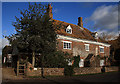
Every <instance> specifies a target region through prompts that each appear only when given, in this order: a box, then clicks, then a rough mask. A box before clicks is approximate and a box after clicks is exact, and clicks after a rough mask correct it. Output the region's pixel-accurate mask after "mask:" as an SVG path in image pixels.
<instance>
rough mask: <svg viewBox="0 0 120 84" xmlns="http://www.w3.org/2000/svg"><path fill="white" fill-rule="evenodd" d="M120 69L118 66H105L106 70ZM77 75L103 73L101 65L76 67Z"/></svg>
mask: <svg viewBox="0 0 120 84" xmlns="http://www.w3.org/2000/svg"><path fill="white" fill-rule="evenodd" d="M112 71H119V68H118V67H105V72H112ZM74 72H75V75H79V74H93V73H101V67H83V68H74Z"/></svg>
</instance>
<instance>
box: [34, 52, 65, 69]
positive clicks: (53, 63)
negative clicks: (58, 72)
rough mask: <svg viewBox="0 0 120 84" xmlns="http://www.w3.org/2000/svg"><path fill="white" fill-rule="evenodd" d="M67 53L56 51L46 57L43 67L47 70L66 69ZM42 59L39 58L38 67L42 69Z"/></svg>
mask: <svg viewBox="0 0 120 84" xmlns="http://www.w3.org/2000/svg"><path fill="white" fill-rule="evenodd" d="M65 57H66V56H65V53H63V52H62V51H56V52H54V53H48V54H47V55H45V56H44V60H43V64H44V65H43V66H44V67H47V68H56V67H57V68H64V67H65V66H66V65H67V62H66V61H65V59H66V58H65ZM40 59H41V58H38V61H37V63H36V67H41V60H40Z"/></svg>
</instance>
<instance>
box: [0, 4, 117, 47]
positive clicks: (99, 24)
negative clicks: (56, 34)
mask: <svg viewBox="0 0 120 84" xmlns="http://www.w3.org/2000/svg"><path fill="white" fill-rule="evenodd" d="M37 3H38V2H37ZM31 4H33V3H32V2H31ZM42 4H48V2H42ZM28 5H29V3H28V2H2V35H5V36H6V35H7V36H8V35H11V34H13V33H16V31H15V28H14V27H13V26H12V23H13V22H15V21H16V20H15V16H16V17H18V18H19V17H20V16H21V14H20V12H19V10H18V8H19V9H20V10H23V9H27V8H28ZM52 7H53V10H52V12H53V19H56V20H60V21H64V22H67V23H72V24H75V25H77V23H78V17H83V27H85V28H87V29H89V30H90V31H92V32H94V31H97V32H99V33H101V32H107V33H108V34H115V35H116V33H117V32H118V3H117V2H52ZM0 39H1V40H3V42H2V44H1V43H0V45H1V46H2V45H3V46H5V45H6V44H8V43H9V42H8V41H7V40H6V39H5V38H3V37H2V38H0Z"/></svg>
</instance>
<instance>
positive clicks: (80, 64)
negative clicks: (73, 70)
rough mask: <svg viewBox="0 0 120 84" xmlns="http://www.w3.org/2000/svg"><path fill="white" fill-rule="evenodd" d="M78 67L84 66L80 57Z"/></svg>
mask: <svg viewBox="0 0 120 84" xmlns="http://www.w3.org/2000/svg"><path fill="white" fill-rule="evenodd" d="M79 67H84V59H80V62H79Z"/></svg>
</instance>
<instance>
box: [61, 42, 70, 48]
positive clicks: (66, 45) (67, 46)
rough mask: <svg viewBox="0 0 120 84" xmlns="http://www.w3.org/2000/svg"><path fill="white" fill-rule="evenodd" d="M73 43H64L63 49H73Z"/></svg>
mask: <svg viewBox="0 0 120 84" xmlns="http://www.w3.org/2000/svg"><path fill="white" fill-rule="evenodd" d="M71 44H72V42H69V41H63V49H71Z"/></svg>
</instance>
